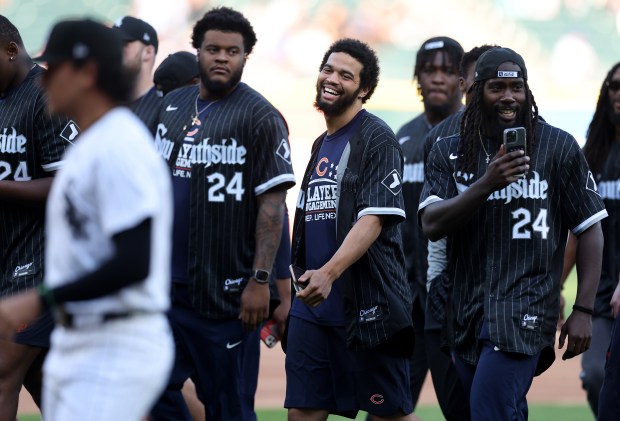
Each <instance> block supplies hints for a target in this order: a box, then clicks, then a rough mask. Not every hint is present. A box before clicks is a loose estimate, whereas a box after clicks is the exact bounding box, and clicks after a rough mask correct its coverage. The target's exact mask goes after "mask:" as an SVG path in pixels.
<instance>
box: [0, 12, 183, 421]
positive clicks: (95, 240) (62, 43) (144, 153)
mask: <svg viewBox="0 0 620 421" xmlns="http://www.w3.org/2000/svg"><path fill="white" fill-rule="evenodd" d="M40 60H42V61H46V62H47V63H48V69H49V70H48V71H47V72H46V73H45V75H44V78H43V86H44V89H45V90H46V91H47V94H48V98H49V102H48V105H49V109H50V112H51V113H53V114H56V113H62V114H65V115H67V116H71V118H73V119H74V120H75V121H76V123H77V124H78V125H79V126H80V127H81V129H82V130H83V132H82V134H81V135H80V137H79V140H78V141H76V142H75V144H74V145H73V146H72V147H71V148H70V149H69V151H68V153H67V154H66V155H65V161H64V162H65V164H64V166H63V168H62V169H61V170H60V171H59V172H58V174H57V175H56V177H55V181H54V184H53V185H52V190H51V192H50V195H49V200H48V206H47V224H46V227H47V232H46V234H47V235H46V239H47V242H48V243H47V247H46V262H47V267H46V273H45V279H44V282H43V284H42V285H41V286H40V287H39V288H37V289H36V290H35V289H32V290H30V291H27V292H24V293H22V294H20V295H16V296H13V297H11V298H8V299H6V300H3V301H0V336H2V337H3V338H9V337H10V336H11V335H12V333H13V332H14V330H15V327H16V326H18V325H19V324H20V323H23V322H28V321H30V320H33V319H34V318H35V317H36V315H37V314H38V313H39V311H40V310H41V309H45V308H49V309H51V310H52V311H53V312H55V313H56V315H57V325H56V327H55V329H54V332H53V334H52V341H51V342H52V343H51V349H50V352H49V354H48V357H47V359H46V361H45V365H44V387H43V389H44V396H43V417H44V419H46V420H51V421H53V420H62V421H66V420H117V419H118V420H120V419H123V420H136V421H137V420H140V419H141V418H142V417H143V416H144V415H146V414H147V412H148V411H149V409H150V407H151V406H152V405H153V403H154V402H155V400H156V398H157V397H158V396H159V394H160V393H161V392H162V390H163V389H164V386H165V384H166V382H167V380H168V377H169V374H170V369H171V367H172V360H173V341H172V335H171V332H170V328H169V325H168V322H167V319H166V317H165V314H164V313H165V311H166V310H167V309H168V307H169V298H168V297H169V281H168V273H169V271H170V241H169V236H170V232H171V220H172V217H171V213H172V212H171V203H172V197H171V186H170V178H169V176H168V174H167V169H166V165H165V164H164V163H163V162H162V160H161V158H160V157H159V156H158V154H157V152H156V151H155V147H154V145H153V141H152V138H151V136H150V135H149V133H148V131H147V129H146V128H145V127H144V125H143V124H141V123H140V121H139V120H138V118H137V117H136V116H135V115H134V114H133V113H131V112H130V111H129V110H128V109H126V108H122V107H119V104H121V103H123V102H124V101H126V99H127V95H128V93H129V92H130V88H131V86H130V82H131V78H127V77H125V74H124V70H123V66H122V41H121V39H120V38H119V37H118V33H116V32H115V31H114V30H112V29H110V28H107V27H105V26H104V25H102V24H100V23H98V22H95V21H92V20H75V21H63V22H60V23H58V24H57V25H56V26H54V28H53V29H52V32H51V34H50V38H49V41H48V43H47V46H46V48H45V51H44V53H43V55H42V56H41V57H40ZM145 367H148V370H145Z"/></svg>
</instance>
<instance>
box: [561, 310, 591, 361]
mask: <svg viewBox="0 0 620 421" xmlns="http://www.w3.org/2000/svg"><path fill="white" fill-rule="evenodd" d="M567 336H568V345H567V346H566V351H565V352H564V354H562V359H563V360H567V359H569V358H573V357H574V356H576V355H579V354H581V353H582V352H585V351H587V350H588V348H590V341H591V340H592V316H591V315H589V314H586V313H582V312H580V311H573V312H572V313H571V315H570V316H569V317H568V319H566V322H565V323H564V325H563V326H562V329H561V330H560V339H559V348H560V349H562V347H563V346H564V341H565V340H566V337H567Z"/></svg>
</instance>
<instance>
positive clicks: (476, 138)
mask: <svg viewBox="0 0 620 421" xmlns="http://www.w3.org/2000/svg"><path fill="white" fill-rule="evenodd" d="M485 83H486V81H479V82H475V83H474V84H473V86H472V100H471V102H470V103H469V104H467V107H465V111H464V114H463V118H462V119H461V127H460V134H461V136H460V138H461V139H460V141H459V147H458V153H459V156H462V157H463V159H459V160H458V163H457V169H458V170H459V171H462V172H464V173H467V174H477V173H478V154H479V153H480V149H481V148H482V145H481V143H480V142H481V139H480V134H479V133H480V132H481V130H482V117H483V112H482V96H483V92H484V84H485ZM523 88H524V89H525V104H524V109H525V113H526V114H525V121H524V124H523V126H524V127H525V132H526V151H527V154H528V155H531V154H532V152H533V151H534V147H535V145H536V139H535V137H536V124H537V123H538V105H536V101H535V100H534V94H532V91H531V90H530V87H529V85H528V84H527V81H524V84H523Z"/></svg>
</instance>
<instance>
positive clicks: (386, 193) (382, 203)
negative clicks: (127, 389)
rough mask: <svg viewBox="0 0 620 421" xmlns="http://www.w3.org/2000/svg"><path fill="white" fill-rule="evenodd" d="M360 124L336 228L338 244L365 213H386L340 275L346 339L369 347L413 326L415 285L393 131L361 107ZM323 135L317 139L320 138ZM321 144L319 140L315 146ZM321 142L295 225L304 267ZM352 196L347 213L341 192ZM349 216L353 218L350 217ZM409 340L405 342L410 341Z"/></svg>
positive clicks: (345, 164) (297, 256)
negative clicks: (357, 152) (357, 156)
mask: <svg viewBox="0 0 620 421" xmlns="http://www.w3.org/2000/svg"><path fill="white" fill-rule="evenodd" d="M362 112H364V113H365V114H364V115H363V116H362V120H361V123H360V127H359V128H358V130H357V131H356V132H355V133H353V135H352V137H351V139H350V140H349V145H348V146H346V147H345V150H344V152H343V154H342V157H341V159H340V162H339V164H338V187H337V191H338V196H337V197H338V199H337V204H336V208H337V216H336V224H337V230H336V231H337V233H335V235H336V238H337V241H338V246H340V244H342V242H343V241H344V238H345V237H346V234H348V232H349V230H350V229H351V227H352V226H353V224H354V221H356V220H358V219H359V218H361V217H362V216H364V215H382V216H384V217H385V219H384V223H383V227H382V229H381V233H380V234H379V237H378V238H377V239H376V240H375V242H374V243H373V244H372V245H371V246H370V247H369V249H368V251H367V252H366V253H365V254H364V255H362V257H360V259H359V260H358V261H357V262H355V263H354V264H353V265H352V266H351V267H350V268H349V269H347V270H346V271H345V273H343V275H342V277H341V278H340V282H341V290H342V294H343V299H344V311H345V324H346V331H347V344H348V346H350V347H352V348H369V347H374V346H377V345H379V344H382V343H384V342H386V341H387V340H388V339H390V338H391V337H392V336H393V335H395V334H396V333H397V332H400V331H403V330H406V329H409V330H411V331H412V322H411V302H412V298H411V288H410V286H409V283H408V282H407V278H406V273H405V262H404V254H403V249H402V236H401V225H402V224H400V222H402V221H403V220H404V219H405V210H404V203H403V198H402V175H401V174H402V167H403V160H402V152H401V149H400V147H399V146H398V142H396V138H395V136H394V132H392V130H391V129H390V128H389V127H388V126H387V125H386V124H385V123H384V122H383V121H382V120H380V119H379V118H378V117H376V116H374V115H372V114H370V113H368V112H365V111H362ZM322 139H323V136H321V137H320V138H319V139H318V140H317V142H321V141H322ZM358 140H360V145H361V146H359V147H361V148H363V154H361V165H360V166H359V173H358V175H357V177H355V176H353V175H352V173H351V170H349V166H353V165H355V164H353V163H349V158H350V155H349V153H350V150H351V149H350V144H353V143H356V142H358ZM317 145H318V146H317ZM319 150H320V143H315V146H314V147H313V155H312V157H311V158H310V161H309V163H308V167H307V168H306V172H305V175H304V181H303V183H302V186H301V190H300V197H299V200H298V203H297V211H296V213H295V225H294V227H293V244H292V257H293V263H294V264H295V265H297V266H299V267H302V268H303V267H305V254H306V253H305V250H304V245H305V241H304V229H303V227H304V226H305V223H304V217H305V192H306V191H307V188H308V183H309V181H310V177H311V174H312V171H313V169H314V168H315V163H316V162H317V157H318V152H319ZM345 196H347V197H351V198H352V200H353V201H354V206H352V208H353V215H343V213H342V212H343V211H342V209H343V206H344V205H343V204H341V200H342V198H343V197H345ZM349 216H350V217H351V219H349ZM410 344H411V341H410V340H409V341H408V343H407V345H410Z"/></svg>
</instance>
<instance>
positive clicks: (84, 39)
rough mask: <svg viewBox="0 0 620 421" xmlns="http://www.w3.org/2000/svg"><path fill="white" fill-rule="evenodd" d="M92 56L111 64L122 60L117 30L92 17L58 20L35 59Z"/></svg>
mask: <svg viewBox="0 0 620 421" xmlns="http://www.w3.org/2000/svg"><path fill="white" fill-rule="evenodd" d="M91 59H92V60H95V61H97V62H99V63H106V65H110V66H114V65H118V66H121V65H122V63H123V40H122V39H121V37H120V36H119V34H118V33H117V31H115V30H113V29H111V28H109V27H107V26H105V25H104V24H102V23H101V22H97V21H95V20H92V19H81V20H64V21H61V22H58V23H57V24H56V25H54V27H53V28H52V31H51V32H50V35H49V37H48V40H47V44H46V46H45V50H44V51H43V54H41V55H40V56H39V57H35V58H34V60H36V61H43V62H47V63H50V64H54V63H60V62H63V61H84V60H91Z"/></svg>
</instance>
